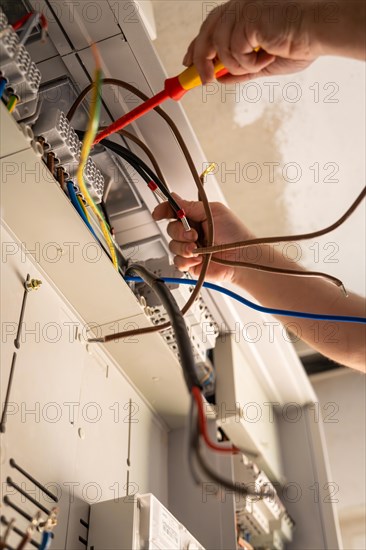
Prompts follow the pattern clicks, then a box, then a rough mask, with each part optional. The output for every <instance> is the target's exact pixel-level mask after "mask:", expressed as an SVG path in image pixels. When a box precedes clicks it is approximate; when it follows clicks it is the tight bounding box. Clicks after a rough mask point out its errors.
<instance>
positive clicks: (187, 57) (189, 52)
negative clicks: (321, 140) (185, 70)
mask: <svg viewBox="0 0 366 550" xmlns="http://www.w3.org/2000/svg"><path fill="white" fill-rule="evenodd" d="M195 41H196V39H194V40H192V42H191V43H190V45H189V46H188V49H187V52H186V54H185V56H184V58H183V65H185V66H186V67H189V66H190V65H192V63H193V50H194V44H195Z"/></svg>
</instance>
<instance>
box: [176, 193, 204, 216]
mask: <svg viewBox="0 0 366 550" xmlns="http://www.w3.org/2000/svg"><path fill="white" fill-rule="evenodd" d="M172 196H173V197H174V198H175V200H176V201H177V203H178V204H179V206H180V207H181V208H183V210H184V212H185V214H186V216H187V218H189V219H190V220H192V221H194V222H204V221H206V212H205V209H204V206H203V203H202V202H201V201H186V200H184V199H182V198H181V197H180V196H179V195H177V194H176V193H172Z"/></svg>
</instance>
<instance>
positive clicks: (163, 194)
mask: <svg viewBox="0 0 366 550" xmlns="http://www.w3.org/2000/svg"><path fill="white" fill-rule="evenodd" d="M100 144H101V145H104V147H107V148H108V149H110V150H111V151H113V152H114V153H116V154H117V155H119V156H120V157H121V158H123V159H124V160H125V161H127V162H128V163H129V164H130V165H131V166H132V167H133V168H134V169H135V170H136V172H137V173H138V174H139V175H140V176H141V177H142V179H143V180H144V181H145V182H146V183H147V186H148V187H149V189H150V190H151V191H152V192H153V193H155V194H156V195H157V196H158V197H159V198H160V199H162V200H167V201H168V203H169V204H170V206H171V208H172V210H173V212H174V213H175V215H176V216H177V218H178V219H179V220H180V221H181V222H182V224H183V227H184V229H185V230H186V231H189V230H190V229H191V227H190V225H189V222H188V220H187V218H186V215H185V212H184V210H183V208H181V207H180V206H179V204H178V203H177V201H176V200H175V199H174V197H173V196H172V194H171V192H170V191H169V189H168V187H167V185H166V183H163V182H162V181H161V179H160V178H159V177H158V176H157V175H156V174H155V173H154V171H153V170H151V168H150V167H149V166H148V165H147V164H146V163H145V162H144V161H143V160H141V159H140V158H139V157H138V156H137V155H135V154H134V153H133V152H132V151H130V150H129V149H127V147H123V146H122V145H119V144H117V143H114V142H113V141H110V140H108V139H103V140H102V141H101V142H100Z"/></svg>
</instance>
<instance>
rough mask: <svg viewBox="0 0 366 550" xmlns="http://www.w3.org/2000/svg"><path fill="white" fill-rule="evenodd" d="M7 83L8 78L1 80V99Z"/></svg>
mask: <svg viewBox="0 0 366 550" xmlns="http://www.w3.org/2000/svg"><path fill="white" fill-rule="evenodd" d="M7 82H8V81H7V80H6V78H1V79H0V99H1V98H2V97H3V93H4V91H5V88H6V84H7Z"/></svg>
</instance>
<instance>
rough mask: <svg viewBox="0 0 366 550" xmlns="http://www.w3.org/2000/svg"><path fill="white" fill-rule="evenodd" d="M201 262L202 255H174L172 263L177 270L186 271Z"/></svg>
mask: <svg viewBox="0 0 366 550" xmlns="http://www.w3.org/2000/svg"><path fill="white" fill-rule="evenodd" d="M201 264H202V256H198V257H197V258H182V256H175V258H174V265H175V267H176V268H177V269H179V271H188V270H189V269H191V268H192V267H196V266H199V265H201Z"/></svg>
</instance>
